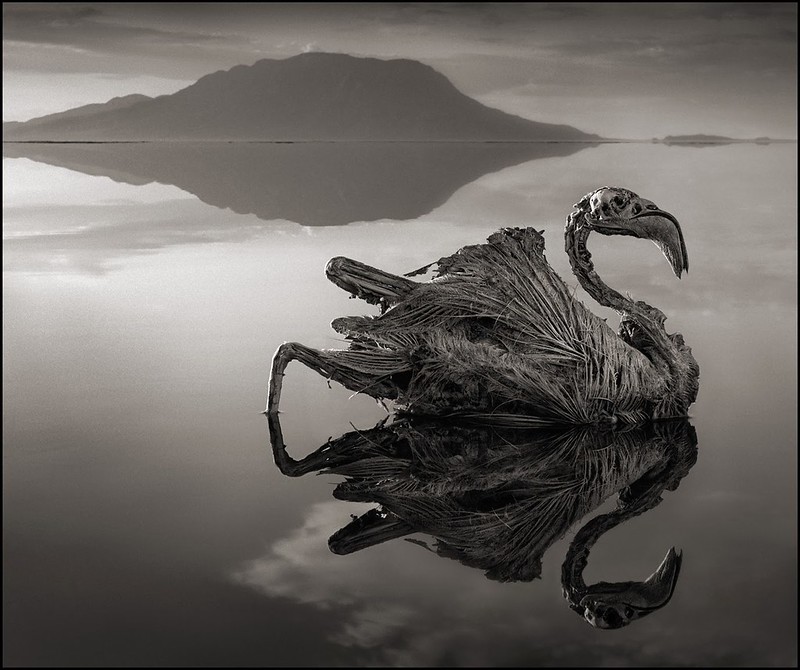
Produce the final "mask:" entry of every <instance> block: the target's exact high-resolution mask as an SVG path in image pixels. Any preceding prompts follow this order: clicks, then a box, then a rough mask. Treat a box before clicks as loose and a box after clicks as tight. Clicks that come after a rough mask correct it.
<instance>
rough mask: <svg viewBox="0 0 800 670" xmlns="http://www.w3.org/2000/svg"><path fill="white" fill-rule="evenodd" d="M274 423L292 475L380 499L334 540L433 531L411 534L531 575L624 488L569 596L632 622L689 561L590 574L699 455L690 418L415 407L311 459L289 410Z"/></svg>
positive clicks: (349, 547) (587, 537)
mask: <svg viewBox="0 0 800 670" xmlns="http://www.w3.org/2000/svg"><path fill="white" fill-rule="evenodd" d="M270 433H271V437H272V448H273V455H274V458H275V463H276V464H277V466H278V467H279V469H280V470H281V472H282V473H283V474H285V475H288V476H292V477H295V476H299V475H303V474H306V473H308V472H319V473H333V474H338V475H342V476H344V477H345V480H344V481H343V482H342V483H340V484H339V485H338V486H336V488H335V490H334V493H333V495H334V497H336V498H338V499H340V500H348V501H356V502H373V503H378V505H379V506H378V507H376V508H374V509H372V510H370V511H368V512H367V513H365V514H363V515H361V516H360V517H357V518H354V519H353V520H352V522H351V523H349V524H348V525H346V526H345V527H344V528H342V529H340V530H339V531H337V532H336V533H334V534H333V535H332V536H331V537H330V539H329V546H330V548H331V550H332V551H333V552H334V553H338V554H348V553H352V552H355V551H360V550H362V549H365V548H367V547H370V546H373V545H376V544H379V543H381V542H385V541H387V540H391V539H395V538H399V537H404V536H407V535H410V534H412V533H425V534H428V535H430V536H432V537H433V538H434V540H433V543H432V544H431V545H429V544H428V543H426V542H422V541H419V540H416V539H409V541H411V542H414V543H416V544H420V545H422V546H424V547H426V548H427V549H429V550H430V551H432V552H434V553H435V554H437V555H439V556H441V557H445V558H449V559H454V560H457V561H459V562H460V563H462V564H464V565H466V566H469V567H473V568H477V569H480V570H482V571H484V572H485V574H486V576H487V577H488V578H489V579H493V580H497V581H502V582H513V581H530V580H533V579H536V578H538V577H540V575H541V569H542V557H543V555H544V553H545V552H546V551H547V549H548V548H549V547H550V546H551V545H552V544H553V543H554V542H556V541H557V540H559V539H560V538H562V537H563V536H564V535H565V534H566V532H567V531H568V529H569V528H570V527H572V526H573V525H574V524H575V523H576V522H578V521H579V520H580V519H581V518H583V517H584V516H586V515H587V514H589V513H591V512H592V511H594V510H595V509H597V507H599V506H600V505H601V504H602V503H603V501H604V500H606V499H607V498H609V497H611V496H613V495H615V494H617V495H618V503H617V506H616V509H614V510H613V511H611V512H609V513H607V514H602V515H599V516H596V517H594V518H593V519H592V520H591V521H589V522H588V523H586V524H585V525H584V526H583V527H582V528H581V529H580V530H579V531H578V532H577V534H576V536H575V538H574V540H573V541H572V543H571V544H570V547H569V550H568V552H567V556H566V559H565V561H564V564H563V566H562V587H563V593H564V595H565V597H566V599H567V601H568V604H569V606H570V607H571V608H572V609H573V610H574V611H576V612H577V613H578V614H580V615H581V616H583V617H584V618H585V619H586V620H587V621H588V622H589V623H590V624H592V625H593V626H595V627H598V628H620V627H622V626H624V625H627V624H628V623H630V622H631V621H633V620H635V619H638V618H641V617H643V616H645V615H647V614H649V613H651V612H653V611H655V610H657V609H660V608H661V607H663V606H664V605H666V604H667V602H669V600H670V598H671V596H672V593H673V590H674V588H675V584H676V582H677V579H678V574H679V571H680V566H681V556H680V554H678V553H676V552H675V551H674V549H670V551H669V552H668V553H667V556H666V557H665V559H664V561H663V562H662V564H661V565H660V566H659V568H658V569H657V570H656V571H655V572H654V573H653V574H652V575H651V576H650V577H649V578H648V579H646V580H644V581H639V582H636V581H630V582H619V583H606V582H600V583H597V584H594V585H590V586H587V585H586V584H585V583H584V581H583V577H582V574H583V570H584V568H585V567H586V564H587V560H588V555H589V552H590V550H591V548H592V546H593V545H594V544H595V542H596V541H597V540H598V539H599V538H600V537H601V536H602V535H603V534H605V533H606V532H607V531H608V530H610V529H611V528H613V527H615V526H617V525H619V524H620V523H623V522H624V521H626V520H628V519H630V518H632V517H634V516H638V515H640V514H642V513H643V512H645V511H647V510H649V509H652V508H653V507H655V506H656V505H658V504H659V503H660V502H661V494H662V493H663V492H664V491H665V490H670V491H671V490H674V489H675V488H677V486H678V484H679V482H680V480H681V479H682V478H683V477H684V476H686V474H687V473H688V472H689V470H690V468H691V467H692V466H693V465H694V463H695V460H696V458H697V448H696V447H697V439H696V435H695V431H694V428H693V427H692V426H691V425H690V424H689V422H688V421H686V420H678V421H669V422H658V423H653V424H650V425H646V426H643V427H639V428H636V429H632V430H626V431H612V430H603V431H600V430H597V429H595V428H591V427H573V428H570V429H565V430H554V429H548V430H541V429H537V430H531V429H516V428H514V429H512V428H507V427H498V426H487V425H463V424H460V425H453V424H447V423H442V422H420V421H416V420H415V421H411V420H410V419H402V420H399V421H396V422H394V423H392V424H390V425H387V426H384V425H378V426H377V427H375V428H373V429H371V430H365V431H353V432H350V433H347V434H345V435H343V436H341V437H340V438H338V439H335V440H330V441H329V442H328V443H327V444H325V445H323V446H322V447H320V448H319V449H317V450H316V451H315V452H313V453H311V454H309V455H308V456H306V457H305V458H303V459H301V460H294V459H292V458H291V457H290V456H289V455H288V453H287V451H286V448H285V445H284V443H283V438H282V434H281V430H280V425H279V423H277V419H275V420H274V421H272V422H271V424H270Z"/></svg>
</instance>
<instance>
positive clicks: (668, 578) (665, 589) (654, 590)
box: [644, 547, 683, 610]
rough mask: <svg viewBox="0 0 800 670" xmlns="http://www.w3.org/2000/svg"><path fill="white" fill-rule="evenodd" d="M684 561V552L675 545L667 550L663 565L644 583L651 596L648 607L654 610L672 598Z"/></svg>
mask: <svg viewBox="0 0 800 670" xmlns="http://www.w3.org/2000/svg"><path fill="white" fill-rule="evenodd" d="M682 561H683V553H680V554H679V553H677V552H676V551H675V547H672V548H671V549H670V550H669V551H668V552H667V555H666V556H665V557H664V560H663V561H661V565H659V566H658V568H656V571H655V572H654V573H653V574H652V575H650V576H649V577H648V578H647V579H646V580H645V581H644V585H645V587H646V588H647V590H648V594H649V596H650V597H651V604H650V607H649V608H648V609H650V610H654V609H658V608H659V607H663V606H664V605H666V604H667V603H668V602H669V600H670V598H672V594H673V593H674V592H675V585H676V584H677V583H678V575H680V572H681V563H682Z"/></svg>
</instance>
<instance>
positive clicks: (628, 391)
mask: <svg viewBox="0 0 800 670" xmlns="http://www.w3.org/2000/svg"><path fill="white" fill-rule="evenodd" d="M591 231H597V232H598V233H601V234H603V235H631V236H634V237H639V238H645V239H650V240H652V241H654V242H655V243H656V244H657V245H658V246H659V247H660V248H661V250H662V251H663V252H664V255H665V256H666V258H667V259H668V260H669V262H670V264H671V265H672V269H673V271H674V272H675V274H676V275H677V276H678V277H680V275H681V273H682V272H683V271H684V270H686V269H688V260H687V255H686V247H685V244H684V241H683V235H682V233H681V229H680V226H679V225H678V222H677V221H676V219H675V217H673V216H672V215H671V214H668V213H667V212H665V211H663V210H661V209H659V208H658V207H656V205H654V204H653V203H652V202H650V201H649V200H644V199H643V198H640V197H639V196H637V195H636V194H635V193H632V192H631V191H628V190H626V189H623V188H611V187H603V188H600V189H598V190H596V191H593V192H592V193H589V194H588V195H586V196H585V197H584V198H582V199H581V200H580V202H578V203H577V204H576V205H575V210H574V211H573V212H572V213H571V214H570V215H569V217H568V218H567V225H566V250H567V254H568V255H569V258H570V262H571V265H572V269H573V271H574V272H575V275H576V276H577V278H578V281H579V282H580V284H581V285H582V286H583V287H584V289H585V290H586V291H587V293H588V294H589V295H590V296H592V297H593V298H594V299H595V300H597V301H598V302H599V303H600V304H602V305H604V306H607V307H611V308H612V309H614V310H616V311H617V312H618V313H619V314H620V315H621V323H620V330H619V334H618V335H617V334H615V333H614V332H613V331H612V330H611V329H610V328H609V327H608V325H607V324H606V323H605V321H604V320H603V319H600V318H598V317H597V316H595V315H593V314H592V313H591V312H590V311H589V310H588V309H586V307H585V306H584V305H583V304H582V303H581V302H579V301H577V300H575V298H574V297H573V292H572V291H570V290H569V289H568V288H567V286H566V285H565V284H564V283H563V282H562V281H561V279H560V278H559V277H558V276H557V275H556V273H555V272H554V270H553V269H552V268H551V267H550V265H549V264H548V263H547V261H546V260H545V257H544V254H543V251H544V239H543V237H542V236H541V234H540V233H538V232H537V231H535V230H533V229H532V228H527V229H519V228H507V229H503V230H501V231H499V232H498V233H495V234H494V235H492V236H491V237H490V238H489V240H488V244H482V245H476V246H469V247H465V248H463V249H461V250H459V251H458V252H457V253H456V254H454V255H452V256H449V257H446V258H442V259H440V260H439V261H438V266H437V275H436V277H435V278H434V279H433V280H432V281H430V282H424V283H421V282H416V281H413V280H411V279H409V278H408V277H399V276H396V275H392V274H389V273H386V272H383V271H381V270H377V269H375V268H372V267H369V266H366V265H363V264H361V263H358V262H356V261H352V260H349V259H346V258H341V257H340V258H334V259H333V260H331V261H330V263H329V264H328V267H327V274H328V277H329V278H330V279H331V281H333V282H334V283H336V284H337V285H338V286H340V287H342V288H344V289H345V290H348V291H350V292H351V293H352V294H353V295H355V296H357V297H360V298H364V299H365V300H367V301H368V302H371V303H374V304H379V305H380V306H381V311H382V313H381V314H380V316H376V317H345V318H341V319H336V320H335V321H334V322H333V327H334V329H335V330H337V331H338V332H339V333H342V334H343V335H345V336H346V337H347V338H348V340H350V347H349V349H348V350H345V351H335V350H323V351H317V350H315V349H311V348H309V347H305V346H303V345H301V344H297V343H285V344H283V345H282V346H281V347H280V349H278V351H277V352H276V354H275V357H274V359H273V367H272V377H271V385H270V391H269V397H268V403H267V414H272V415H274V414H275V413H277V410H278V403H279V399H280V392H281V384H282V378H283V376H284V370H285V368H286V365H287V364H288V363H289V362H290V361H291V360H299V361H301V362H302V363H304V364H305V365H307V366H308V367H310V368H312V369H314V370H316V371H317V372H319V373H320V374H323V375H325V376H326V377H328V378H329V379H333V380H335V381H337V382H339V383H341V384H343V385H344V386H346V387H347V388H349V389H351V390H354V391H359V392H363V393H367V394H369V395H372V396H374V397H377V398H389V399H393V400H396V401H397V403H398V405H399V406H400V408H401V409H402V410H404V411H406V412H408V413H415V414H427V415H438V416H443V415H464V414H480V415H488V414H491V415H492V416H494V417H495V419H506V420H509V421H514V422H519V421H521V420H522V419H521V418H520V417H525V419H524V420H525V422H526V423H534V424H536V423H566V424H585V423H596V422H611V423H616V422H618V421H619V422H622V423H627V424H636V423H640V422H642V421H646V420H648V419H661V418H667V417H680V416H686V413H687V410H688V407H689V406H690V405H691V404H692V402H694V400H695V397H696V396H697V389H698V376H699V368H698V366H697V363H696V361H695V360H694V358H693V356H692V354H691V350H690V349H689V348H688V347H686V346H685V345H684V342H683V338H682V336H681V335H680V334H674V335H668V334H667V332H666V330H665V329H664V321H665V316H664V314H663V313H662V312H661V311H659V310H658V309H656V308H654V307H651V306H649V305H647V304H646V303H644V302H634V301H633V300H630V299H629V298H626V297H625V296H623V295H621V294H620V293H618V292H616V291H614V290H613V289H611V288H609V287H608V286H607V285H606V284H605V283H603V281H602V280H601V279H600V278H599V277H598V275H597V273H596V272H595V270H594V266H593V264H592V261H591V255H590V254H589V252H588V251H587V249H586V239H587V237H588V235H589V233H590V232H591ZM413 274H416V273H412V276H413Z"/></svg>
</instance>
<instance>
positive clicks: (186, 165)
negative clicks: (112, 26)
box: [3, 142, 593, 226]
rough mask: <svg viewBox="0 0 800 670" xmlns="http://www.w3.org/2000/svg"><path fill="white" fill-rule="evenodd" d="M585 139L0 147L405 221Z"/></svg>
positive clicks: (343, 220) (301, 209)
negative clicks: (486, 178)
mask: <svg viewBox="0 0 800 670" xmlns="http://www.w3.org/2000/svg"><path fill="white" fill-rule="evenodd" d="M589 146H593V145H590V144H580V143H561V142H559V143H555V142H554V143H448V142H426V143H387V142H342V143H333V142H328V143H323V142H314V143H312V142H309V143H226V142H217V143H214V142H152V143H96V144H91V143H89V144H83V143H75V144H69V143H68V144H42V143H4V144H3V156H4V157H6V158H28V159H30V160H34V161H38V162H41V163H47V164H49V165H55V166H58V167H65V168H68V169H70V170H75V171H78V172H83V173H85V174H89V175H99V176H106V177H109V178H111V179H113V180H115V181H118V182H123V183H128V184H134V185H143V184H147V183H150V182H160V183H162V184H170V185H174V186H177V187H179V188H181V189H183V190H184V191H188V192H189V193H192V194H193V195H195V196H197V197H198V198H199V199H200V200H201V201H203V202H205V203H207V204H209V205H213V206H215V207H220V208H228V209H231V210H233V211H234V212H236V213H237V214H254V215H256V216H257V217H258V218H260V219H264V220H268V221H269V220H273V219H285V220H289V221H294V222H296V223H300V224H302V225H306V226H334V225H343V224H347V223H351V222H353V221H375V220H378V219H395V220H407V219H415V218H417V217H419V216H422V215H424V214H427V213H428V212H430V211H431V210H433V209H434V208H436V207H438V206H439V205H442V204H443V203H445V202H446V201H447V200H448V199H449V198H450V197H451V196H452V195H453V193H455V192H456V191H457V190H458V189H459V188H461V187H462V186H464V185H466V184H468V183H470V182H472V181H474V180H476V179H478V178H479V177H481V176H483V175H485V174H488V173H490V172H496V171H497V170H501V169H503V168H506V167H510V166H512V165H517V164H519V163H523V162H527V161H530V160H534V159H537V158H549V157H554V156H568V155H570V154H573V153H575V152H577V151H580V150H581V149H583V148H586V147H589Z"/></svg>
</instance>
